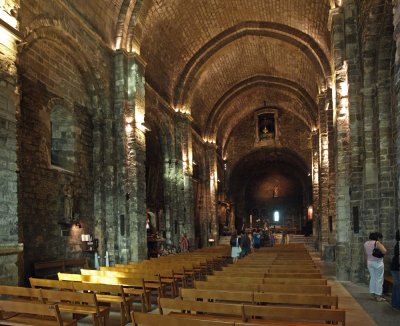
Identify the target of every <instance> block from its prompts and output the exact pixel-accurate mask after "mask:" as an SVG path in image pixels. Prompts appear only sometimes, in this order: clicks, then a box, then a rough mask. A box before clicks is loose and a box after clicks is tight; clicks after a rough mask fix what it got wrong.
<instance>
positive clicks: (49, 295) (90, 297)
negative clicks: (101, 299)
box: [41, 289, 97, 306]
mask: <svg viewBox="0 0 400 326" xmlns="http://www.w3.org/2000/svg"><path fill="white" fill-rule="evenodd" d="M41 295H42V300H43V301H44V302H46V303H48V302H49V301H52V302H60V301H64V302H65V301H69V302H83V303H85V304H89V305H92V306H97V300H96V295H95V294H94V293H82V292H71V291H55V290H46V289H41Z"/></svg>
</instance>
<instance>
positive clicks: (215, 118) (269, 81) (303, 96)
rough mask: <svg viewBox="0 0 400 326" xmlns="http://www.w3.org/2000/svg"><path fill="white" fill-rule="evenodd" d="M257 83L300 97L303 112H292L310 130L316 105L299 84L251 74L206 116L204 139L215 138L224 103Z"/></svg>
mask: <svg viewBox="0 0 400 326" xmlns="http://www.w3.org/2000/svg"><path fill="white" fill-rule="evenodd" d="M257 85H267V86H271V87H275V88H278V89H285V90H289V91H290V92H292V93H293V94H294V95H295V96H296V97H297V98H299V99H300V102H301V103H303V104H304V108H305V109H306V110H305V111H304V112H300V111H298V110H296V111H294V112H292V113H293V114H294V115H296V116H297V117H298V118H299V119H300V120H302V121H303V122H304V123H305V124H306V125H307V126H308V127H309V128H310V130H311V128H312V127H313V126H315V125H316V120H317V116H318V108H317V105H316V103H315V101H314V100H313V99H312V98H311V96H310V95H309V94H308V93H307V91H306V90H305V89H304V88H303V87H302V86H301V85H299V84H297V83H295V82H292V81H290V80H286V79H283V78H277V77H273V76H253V77H251V78H249V79H247V80H244V81H242V82H241V83H239V84H237V85H235V86H233V87H232V88H231V89H230V90H228V91H227V92H226V93H225V94H224V95H223V96H222V97H221V98H220V99H219V100H218V102H217V103H216V104H215V106H214V108H213V109H212V111H211V114H210V115H209V117H208V121H207V124H206V129H205V139H215V136H216V129H217V128H218V126H219V124H220V122H221V121H220V120H221V119H222V116H223V113H224V107H225V105H226V104H227V103H228V102H229V101H230V100H232V99H233V98H235V97H236V96H239V95H240V94H241V93H242V92H244V91H246V90H248V89H250V88H253V87H256V86H257ZM307 109H308V110H307ZM228 138H229V137H227V139H228ZM215 140H216V139H215ZM222 146H224V144H222Z"/></svg>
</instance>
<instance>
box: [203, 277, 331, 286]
mask: <svg viewBox="0 0 400 326" xmlns="http://www.w3.org/2000/svg"><path fill="white" fill-rule="evenodd" d="M207 281H210V282H218V281H219V282H229V283H231V282H237V283H245V284H252V283H256V284H270V283H273V284H299V285H327V284H328V281H327V280H326V279H323V278H316V279H313V278H303V279H296V278H287V277H286V278H264V277H245V276H244V277H240V276H225V275H209V276H207Z"/></svg>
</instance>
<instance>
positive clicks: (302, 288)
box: [195, 281, 331, 295]
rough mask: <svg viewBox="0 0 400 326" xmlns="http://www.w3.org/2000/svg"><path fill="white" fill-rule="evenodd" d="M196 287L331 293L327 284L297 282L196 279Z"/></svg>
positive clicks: (204, 288)
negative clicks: (272, 282)
mask: <svg viewBox="0 0 400 326" xmlns="http://www.w3.org/2000/svg"><path fill="white" fill-rule="evenodd" d="M195 288H196V289H202V290H212V289H215V290H228V291H229V290H232V291H255V292H273V293H304V294H309V295H311V294H318V295H331V287H330V286H328V285H298V284H242V283H236V282H230V283H229V282H226V281H225V282H223V283H222V282H210V281H196V283H195Z"/></svg>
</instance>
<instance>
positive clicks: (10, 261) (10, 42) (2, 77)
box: [0, 0, 23, 285]
mask: <svg viewBox="0 0 400 326" xmlns="http://www.w3.org/2000/svg"><path fill="white" fill-rule="evenodd" d="M18 10H19V1H17V0H16V1H7V2H4V1H3V2H1V3H0V12H1V18H0V20H1V23H2V24H1V25H0V35H1V39H0V184H1V187H0V284H8V285H16V284H18V282H19V278H20V277H21V270H20V269H19V268H18V263H19V262H20V261H21V259H22V255H21V254H20V253H21V251H22V250H23V246H22V244H19V238H18V216H17V206H18V198H17V173H18V167H17V162H16V161H17V155H16V148H17V138H16V136H17V123H16V122H17V121H16V116H17V114H18V111H19V91H18V87H17V70H16V65H15V62H16V55H17V47H16V43H15V42H16V41H17V40H19V39H20V37H19V33H18V29H19V26H18V22H17V19H16V17H17V15H18ZM5 17H7V22H8V24H11V25H8V24H4V21H3V18H5Z"/></svg>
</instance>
